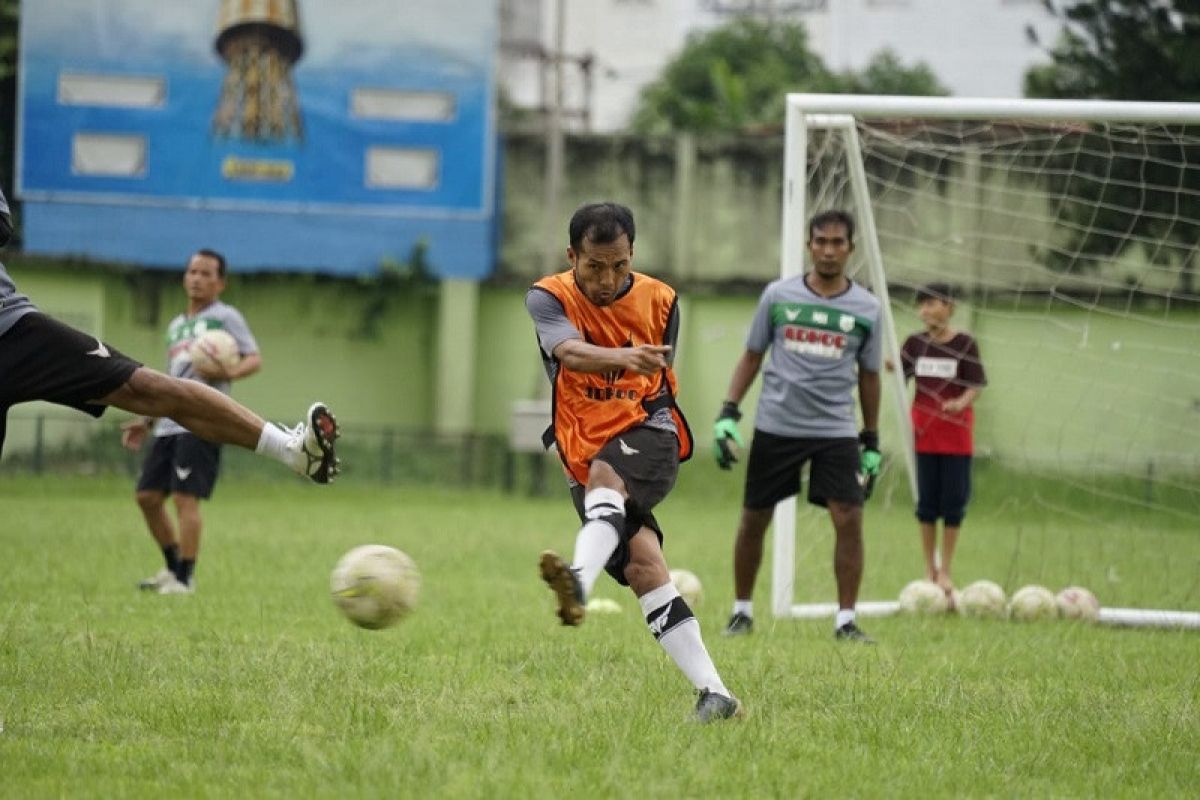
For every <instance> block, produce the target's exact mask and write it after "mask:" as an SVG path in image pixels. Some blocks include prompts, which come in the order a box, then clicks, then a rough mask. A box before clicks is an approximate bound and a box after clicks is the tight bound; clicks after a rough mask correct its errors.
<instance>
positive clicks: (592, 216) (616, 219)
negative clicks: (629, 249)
mask: <svg viewBox="0 0 1200 800" xmlns="http://www.w3.org/2000/svg"><path fill="white" fill-rule="evenodd" d="M567 233H568V235H569V236H570V240H571V249H573V250H575V251H578V250H579V248H580V247H581V246H582V245H583V240H584V239H588V240H590V241H593V242H596V243H597V244H608V243H610V242H615V241H616V240H617V239H620V238H621V234H625V235H626V236H628V237H629V244H630V246H632V245H633V234H634V227H633V212H632V211H630V210H629V209H628V208H626V207H625V206H623V205H621V204H620V203H587V204H586V205H582V206H580V207H579V208H577V209H575V213H574V214H572V215H571V224H570V225H569V226H568V227H567Z"/></svg>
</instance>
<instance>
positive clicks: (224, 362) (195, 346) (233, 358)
mask: <svg viewBox="0 0 1200 800" xmlns="http://www.w3.org/2000/svg"><path fill="white" fill-rule="evenodd" d="M188 354H189V355H190V356H191V357H192V365H193V366H197V367H199V366H202V365H206V366H212V365H214V364H220V365H221V366H223V367H225V368H226V369H231V368H233V367H235V366H237V363H238V362H239V361H241V360H242V355H241V353H239V352H238V343H237V339H234V338H233V334H231V333H230V332H229V331H225V330H221V329H220V328H213V329H212V330H207V331H205V332H204V333H202V334H200V335H199V336H197V337H196V338H195V339H193V340H192V344H191V346H190V347H189V348H188Z"/></svg>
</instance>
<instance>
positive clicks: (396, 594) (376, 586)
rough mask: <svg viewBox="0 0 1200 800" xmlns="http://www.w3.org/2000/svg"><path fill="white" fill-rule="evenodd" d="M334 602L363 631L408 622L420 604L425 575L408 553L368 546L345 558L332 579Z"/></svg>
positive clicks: (352, 552)
mask: <svg viewBox="0 0 1200 800" xmlns="http://www.w3.org/2000/svg"><path fill="white" fill-rule="evenodd" d="M329 590H330V592H331V594H332V595H333V602H334V604H335V605H336V606H337V607H338V609H339V610H340V611H341V612H342V613H343V614H345V615H346V618H347V619H349V620H350V621H351V622H353V623H354V624H355V625H358V626H359V627H360V628H370V629H371V630H378V629H379V628H387V627H390V626H392V625H395V624H396V623H397V622H399V621H400V620H402V619H404V617H406V616H407V615H408V613H409V612H410V611H412V610H413V608H414V607H415V606H416V604H417V596H418V595H419V594H420V592H421V573H420V571H418V570H417V565H416V563H415V562H414V561H413V560H412V559H411V558H409V557H408V555H406V554H405V553H402V552H401V551H399V550H397V549H396V548H394V547H388V546H387V545H382V544H364V545H362V546H360V547H356V548H354V549H353V550H351V551H350V552H348V553H346V554H345V555H344V556H342V558H341V560H339V561H338V563H337V566H336V567H334V568H333V574H332V575H330V577H329Z"/></svg>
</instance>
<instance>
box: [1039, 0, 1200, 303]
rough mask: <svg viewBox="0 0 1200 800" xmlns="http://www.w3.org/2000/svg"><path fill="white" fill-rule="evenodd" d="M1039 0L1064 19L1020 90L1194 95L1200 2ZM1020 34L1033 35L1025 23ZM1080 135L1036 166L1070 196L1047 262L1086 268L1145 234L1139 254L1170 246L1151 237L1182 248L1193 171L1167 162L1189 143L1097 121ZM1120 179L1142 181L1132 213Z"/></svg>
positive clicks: (1167, 97) (1187, 273)
mask: <svg viewBox="0 0 1200 800" xmlns="http://www.w3.org/2000/svg"><path fill="white" fill-rule="evenodd" d="M1044 2H1045V6H1046V8H1047V10H1049V11H1050V13H1052V14H1054V15H1055V16H1056V17H1057V18H1058V19H1059V20H1061V21H1062V24H1063V27H1062V32H1061V34H1060V35H1059V37H1058V40H1057V41H1056V42H1055V43H1054V44H1053V45H1052V46H1050V47H1049V48H1047V49H1046V51H1045V52H1046V54H1047V55H1048V56H1049V58H1050V63H1048V64H1045V65H1039V66H1036V67H1034V68H1032V69H1030V70H1029V71H1028V72H1027V73H1026V75H1025V93H1026V95H1027V96H1029V97H1040V98H1064V99H1070V98H1074V99H1108V100H1143V101H1146V100H1149V101H1175V102H1178V101H1196V100H1200V47H1198V46H1197V44H1196V43H1197V42H1198V41H1200V2H1196V0H1083V1H1080V2H1071V3H1055V2H1052V1H1051V0H1044ZM1029 36H1030V39H1031V40H1032V41H1033V42H1035V43H1038V42H1037V37H1036V35H1035V34H1034V33H1033V31H1032V30H1030V31H1029ZM1168 132H1169V130H1168ZM1084 138H1085V141H1083V142H1081V144H1080V147H1079V148H1078V149H1077V150H1076V151H1074V152H1071V153H1069V154H1066V155H1064V156H1062V157H1061V158H1060V159H1058V160H1059V161H1060V162H1061V163H1058V164H1045V165H1043V167H1042V169H1043V173H1044V174H1046V175H1047V177H1048V178H1049V180H1050V182H1051V184H1052V185H1051V190H1052V191H1053V192H1055V193H1056V194H1058V195H1059V196H1074V197H1076V198H1078V199H1076V200H1073V201H1071V202H1070V203H1069V204H1067V205H1066V206H1065V207H1064V208H1063V214H1064V216H1065V222H1067V223H1068V224H1067V225H1066V226H1064V227H1065V228H1067V229H1069V230H1072V233H1071V234H1070V241H1069V242H1068V243H1067V245H1068V246H1067V247H1066V248H1047V252H1046V254H1045V257H1044V260H1045V263H1046V264H1047V266H1049V267H1051V268H1053V269H1067V268H1085V269H1086V268H1094V267H1095V266H1097V265H1098V264H1099V263H1101V262H1102V261H1105V260H1108V259H1113V258H1116V257H1118V256H1120V255H1121V254H1122V253H1123V252H1124V251H1125V250H1127V249H1128V248H1129V247H1130V246H1132V244H1133V243H1134V242H1135V241H1141V242H1143V243H1144V244H1143V247H1144V249H1145V251H1146V254H1147V256H1149V257H1153V258H1157V259H1159V260H1162V259H1164V258H1165V255H1164V254H1165V253H1167V252H1168V251H1169V250H1171V249H1173V248H1162V247H1157V246H1155V243H1157V242H1164V241H1166V242H1172V243H1174V244H1177V245H1180V246H1182V248H1184V249H1186V250H1189V251H1190V249H1191V247H1192V246H1194V245H1195V243H1196V242H1197V241H1200V176H1198V175H1197V174H1196V172H1195V171H1194V170H1191V171H1181V170H1180V169H1179V168H1178V167H1174V166H1171V165H1172V164H1179V163H1181V162H1186V163H1196V162H1197V161H1198V160H1200V152H1196V147H1195V146H1191V145H1188V144H1186V143H1185V142H1184V140H1182V139H1175V138H1173V137H1170V136H1163V137H1161V138H1159V139H1156V140H1153V141H1150V142H1149V143H1147V142H1146V141H1139V140H1134V139H1133V138H1132V137H1108V136H1104V135H1103V133H1102V132H1101V131H1099V130H1096V131H1093V132H1092V133H1089V134H1087V135H1085V137H1084ZM1181 181H1182V184H1181ZM1068 184H1070V186H1068ZM1129 186H1141V187H1144V188H1143V190H1142V191H1141V192H1140V196H1139V198H1138V204H1139V207H1138V211H1137V212H1133V213H1131V212H1129V211H1125V210H1122V209H1124V208H1127V207H1128V206H1129V202H1128V197H1127V195H1128V193H1129V188H1128V187H1129ZM1153 187H1166V188H1164V189H1155V188H1153ZM1068 188H1069V189H1070V191H1069V192H1068V191H1067V190H1068ZM1072 253H1076V254H1078V255H1080V256H1082V258H1077V257H1075V256H1073V255H1072ZM1179 268H1180V279H1179V280H1180V288H1181V290H1182V291H1184V292H1185V293H1187V294H1191V289H1192V283H1193V278H1192V273H1193V266H1192V265H1191V263H1190V262H1186V263H1183V264H1180V265H1179Z"/></svg>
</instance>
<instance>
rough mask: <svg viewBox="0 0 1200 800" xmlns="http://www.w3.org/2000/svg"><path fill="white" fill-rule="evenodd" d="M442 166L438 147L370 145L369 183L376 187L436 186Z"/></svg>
mask: <svg viewBox="0 0 1200 800" xmlns="http://www.w3.org/2000/svg"><path fill="white" fill-rule="evenodd" d="M438 168H439V159H438V152H437V151H436V150H426V149H416V148H408V147H369V148H367V169H366V176H367V186H368V187H369V188H372V189H434V188H437V184H438Z"/></svg>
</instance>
